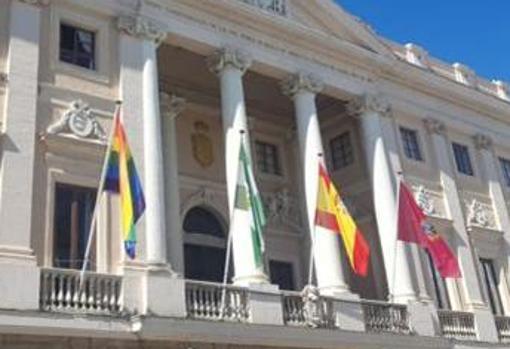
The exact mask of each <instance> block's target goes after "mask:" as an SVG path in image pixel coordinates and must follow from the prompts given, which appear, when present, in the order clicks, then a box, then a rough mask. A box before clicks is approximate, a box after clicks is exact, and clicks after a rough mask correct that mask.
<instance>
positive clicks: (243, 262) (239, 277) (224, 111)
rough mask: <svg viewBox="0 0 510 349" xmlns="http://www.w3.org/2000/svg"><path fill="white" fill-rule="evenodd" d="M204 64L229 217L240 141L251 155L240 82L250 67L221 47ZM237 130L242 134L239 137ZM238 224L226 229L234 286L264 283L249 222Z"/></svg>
mask: <svg viewBox="0 0 510 349" xmlns="http://www.w3.org/2000/svg"><path fill="white" fill-rule="evenodd" d="M207 63H208V65H209V68H210V69H211V71H212V72H214V73H216V74H217V75H218V78H219V80H220V89H221V115H222V120H223V131H224V135H225V174H226V181H227V194H228V207H229V212H230V216H231V217H232V213H233V211H234V200H235V191H236V184H237V170H238V166H239V149H240V144H241V140H243V142H244V146H245V149H246V150H247V152H248V154H251V151H250V140H249V134H248V124H247V118H246V106H245V101H244V89H243V80H242V76H243V74H244V72H245V71H246V70H247V69H248V67H249V66H250V64H251V59H250V58H249V57H248V56H246V55H245V54H244V53H243V52H241V51H239V50H235V49H232V48H222V49H220V50H218V51H216V52H215V53H214V54H213V55H212V56H210V57H209V58H208V60H207ZM240 131H244V135H243V136H241V132H240ZM239 223H240V225H239V226H236V227H233V226H231V228H230V234H232V252H233V257H234V269H235V277H234V283H236V284H238V285H245V286H247V285H251V284H267V283H268V278H267V276H266V275H265V273H264V270H262V268H258V267H257V266H256V263H255V258H254V255H253V248H252V239H251V235H250V230H249V226H250V223H249V222H245V224H243V222H239Z"/></svg>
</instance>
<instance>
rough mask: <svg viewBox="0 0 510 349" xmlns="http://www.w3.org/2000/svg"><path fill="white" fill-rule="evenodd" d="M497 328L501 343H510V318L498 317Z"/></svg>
mask: <svg viewBox="0 0 510 349" xmlns="http://www.w3.org/2000/svg"><path fill="white" fill-rule="evenodd" d="M496 328H497V330H498V337H499V341H500V342H501V343H510V317H508V316H496Z"/></svg>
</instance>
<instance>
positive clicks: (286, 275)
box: [269, 260, 295, 290]
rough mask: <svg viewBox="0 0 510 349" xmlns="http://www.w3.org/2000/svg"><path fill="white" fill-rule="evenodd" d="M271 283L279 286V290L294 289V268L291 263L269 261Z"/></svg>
mask: <svg viewBox="0 0 510 349" xmlns="http://www.w3.org/2000/svg"><path fill="white" fill-rule="evenodd" d="M269 273H270V274H271V283H272V284H275V285H278V286H280V289H281V290H295V284H294V268H293V266H292V263H289V262H280V261H274V260H271V261H269Z"/></svg>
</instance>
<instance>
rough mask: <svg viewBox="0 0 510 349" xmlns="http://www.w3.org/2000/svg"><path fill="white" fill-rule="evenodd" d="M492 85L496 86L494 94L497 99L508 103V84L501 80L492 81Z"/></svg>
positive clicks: (509, 89)
mask: <svg viewBox="0 0 510 349" xmlns="http://www.w3.org/2000/svg"><path fill="white" fill-rule="evenodd" d="M492 83H493V84H494V85H496V94H497V95H498V97H499V98H502V99H504V100H506V101H510V87H509V86H508V84H507V83H506V82H504V81H501V80H493V81H492Z"/></svg>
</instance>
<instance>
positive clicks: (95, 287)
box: [39, 268, 122, 315]
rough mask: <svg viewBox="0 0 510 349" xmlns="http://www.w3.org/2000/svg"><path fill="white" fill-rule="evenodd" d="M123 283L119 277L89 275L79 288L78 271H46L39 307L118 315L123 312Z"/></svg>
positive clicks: (43, 276) (50, 309)
mask: <svg viewBox="0 0 510 349" xmlns="http://www.w3.org/2000/svg"><path fill="white" fill-rule="evenodd" d="M121 284H122V279H121V277H120V276H117V275H107V274H99V273H92V272H86V273H85V274H84V278H83V282H82V285H80V271H78V270H71V269H56V268H43V269H41V286H40V295H39V303H40V308H41V310H43V311H57V312H69V313H89V314H90V313H93V314H100V315H118V314H120V313H121V310H122V306H121V297H120V293H121ZM80 286H81V287H80Z"/></svg>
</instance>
